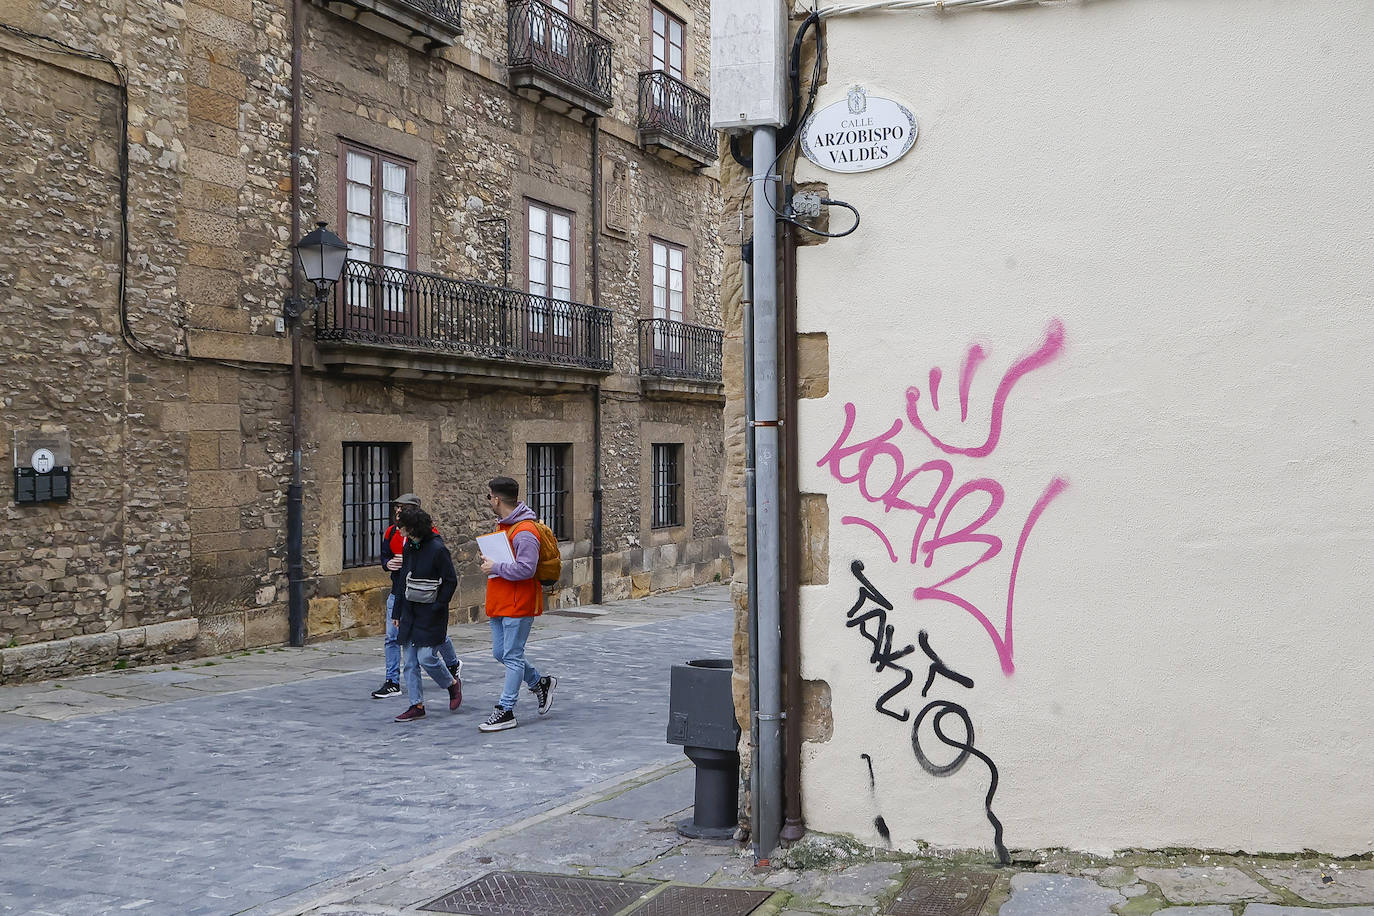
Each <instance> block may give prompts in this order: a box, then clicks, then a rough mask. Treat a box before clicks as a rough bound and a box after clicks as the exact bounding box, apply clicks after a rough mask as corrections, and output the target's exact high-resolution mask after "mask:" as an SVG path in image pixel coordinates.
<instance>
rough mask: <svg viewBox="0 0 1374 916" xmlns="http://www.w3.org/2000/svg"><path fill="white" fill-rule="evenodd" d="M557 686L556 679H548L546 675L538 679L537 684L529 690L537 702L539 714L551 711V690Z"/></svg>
mask: <svg viewBox="0 0 1374 916" xmlns="http://www.w3.org/2000/svg"><path fill="white" fill-rule="evenodd" d="M557 686H558V678H556V677H549V676H548V675H547V674H546V675H544V676H543V677H541V678H540V679H539V683H538V684H535V685H534V686H533V687H531V688H530V693H533V694H534V696H535V698H536V699H538V700H539V714H540V715H541V716H542V715H544V713H546V712H548V711H549V710H550V709H553V688H555V687H557Z"/></svg>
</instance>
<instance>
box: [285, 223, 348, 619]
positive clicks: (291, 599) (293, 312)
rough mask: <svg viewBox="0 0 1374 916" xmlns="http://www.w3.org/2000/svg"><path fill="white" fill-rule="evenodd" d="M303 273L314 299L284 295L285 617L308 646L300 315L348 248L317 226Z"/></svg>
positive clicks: (304, 253)
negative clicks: (287, 428) (287, 378)
mask: <svg viewBox="0 0 1374 916" xmlns="http://www.w3.org/2000/svg"><path fill="white" fill-rule="evenodd" d="M293 247H294V248H295V249H296V258H297V260H298V261H299V266H300V270H301V274H302V275H303V276H304V277H305V279H306V280H308V281H309V282H310V284H311V285H312V286H313V287H314V289H315V294H314V295H313V296H311V297H310V298H304V297H301V296H297V295H294V294H293V295H290V296H287V297H286V302H285V304H284V308H283V312H284V314H285V317H286V322H287V324H289V325H290V326H291V484H290V486H288V487H287V489H286V581H287V597H286V607H287V616H288V620H289V622H290V636H291V645H293V646H303V645H305V567H304V562H303V561H302V558H301V543H302V539H303V538H302V528H303V524H302V518H303V513H304V509H303V506H302V501H301V495H302V491H303V490H304V485H303V484H302V483H301V317H302V316H303V315H304V314H305V313H306V312H307V311H308V310H309V309H311V308H318V307H319V306H320V305H322V304H323V303H324V301H325V299H326V298H327V297H328V296H329V291H330V290H331V289H333V287H334V284H335V283H337V282H339V277H340V276H342V274H343V269H344V261H346V260H347V259H348V246H347V245H346V244H344V242H343V240H342V239H340V238H339V237H338V236H337V235H335V234H334V233H332V232H330V231H329V230H328V229H326V228H325V224H324V223H316V224H315V228H314V229H313V230H311V231H310V232H307V233H306V234H305V237H304V238H302V239H301V240H300V241H299V242H297V243H296V244H295V245H294V246H293Z"/></svg>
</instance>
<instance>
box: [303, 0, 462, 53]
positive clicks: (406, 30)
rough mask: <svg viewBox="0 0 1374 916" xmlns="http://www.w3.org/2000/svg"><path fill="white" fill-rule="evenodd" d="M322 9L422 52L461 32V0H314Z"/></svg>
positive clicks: (445, 43)
mask: <svg viewBox="0 0 1374 916" xmlns="http://www.w3.org/2000/svg"><path fill="white" fill-rule="evenodd" d="M316 2H317V3H319V4H320V5H321V6H323V7H325V8H326V9H330V10H333V11H334V12H336V13H338V14H339V15H341V16H343V17H345V18H346V19H350V20H352V21H354V22H357V23H358V24H359V25H362V26H364V27H366V28H369V29H372V30H373V31H376V32H380V33H381V34H383V35H388V36H390V37H392V38H395V39H396V40H398V41H402V42H405V43H406V44H408V45H410V46H411V47H415V48H419V49H420V50H423V51H425V52H432V51H436V50H438V49H439V48H445V47H449V46H450V45H452V44H453V43H454V42H455V41H457V40H458V36H459V35H461V34H463V15H462V0H316Z"/></svg>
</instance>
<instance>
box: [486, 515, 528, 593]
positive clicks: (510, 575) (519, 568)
mask: <svg viewBox="0 0 1374 916" xmlns="http://www.w3.org/2000/svg"><path fill="white" fill-rule="evenodd" d="M538 518H539V516H537V515H535V514H534V511H533V510H532V509H530V507H529V506H527V505H525V504H524V503H523V502H522V503H520V504H519V505H518V506H516V507H515V511H514V512H512V513H511V514H510V515H507V516H506V517H505V518H503V519H501V524H502V525H506V526H510V525H514V524H515V523H516V522H523V521H525V520H526V519H538ZM511 548H512V550H513V551H514V553H515V562H514V563H493V564H492V567H491V571H492V572H494V573H496V575H498V576H500V577H501V578H502V579H509V580H510V581H512V582H519V581H520V580H522V579H533V578H534V569H535V567H536V566H538V565H539V538H538V537H536V536H535V534H534V532H533V531H517V532H516V533H515V538H514V539H513V540H512V541H511Z"/></svg>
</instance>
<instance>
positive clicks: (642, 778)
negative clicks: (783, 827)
mask: <svg viewBox="0 0 1374 916" xmlns="http://www.w3.org/2000/svg"><path fill="white" fill-rule="evenodd" d="M691 765H692V764H691V761H687V760H680V761H674V762H673V763H669V764H651V765H649V766H646V767H640V768H639V769H637V770H634V771H632V772H630V773H627V774H626V773H622V774H621V775H619V776H615V777H613V778H611V779H608V780H605V781H603V782H600V783H598V784H596V785H594V786H591V787H589V788H587V789H586V790H584V791H583V792H581V793H580V794H578V795H577V796H576V797H574V798H572V799H571V800H569V801H565V802H562V803H561V804H559V805H557V806H556V807H553V808H549V809H548V810H546V811H541V812H540V813H539V814H534V815H531V816H529V817H527V818H524V819H523V820H519V821H516V822H515V823H513V824H508V825H506V826H504V827H498V828H496V829H495V830H489V831H487V832H486V833H484V834H481V835H480V836H475V837H470V838H469V839H466V840H463V841H461V842H459V843H455V844H454V845H452V846H446V847H444V848H443V849H440V850H436V851H434V852H431V853H427V854H426V855H424V856H422V857H420V858H418V859H410V860H407V861H404V862H396V863H393V864H391V865H386V864H378V865H375V866H372V867H370V868H367V869H363V870H359V871H355V872H350V873H347V874H343V875H339V876H336V877H334V878H329V879H326V880H325V881H323V882H320V884H328V885H334V887H333V888H330V889H327V890H322V893H320V894H319V896H316V897H314V898H313V899H310V900H306V901H302V902H289V901H290V898H291V897H294V896H296V895H297V894H306V893H309V892H310V891H311V889H310V888H303V889H302V890H300V891H298V892H296V894H292V895H290V896H288V897H286V898H279V899H278V900H273V901H269V902H267V903H263V904H259V905H258V906H255V907H251V908H249V909H246V910H241V911H239V914H237V916H302V914H307V913H310V912H313V911H315V910H319V909H322V908H324V907H327V906H334V905H337V904H344V903H347V902H348V901H349V900H351V899H353V898H355V897H357V896H358V894H359V893H361V892H363V891H368V890H372V889H374V888H376V887H379V886H381V885H383V884H386V883H388V882H387V881H385V880H377V881H373V882H372V883H364V882H367V881H368V879H376V878H380V877H382V876H390V875H392V874H393V873H394V875H395V880H404V879H405V878H406V877H408V876H409V875H411V874H414V873H416V872H420V871H425V870H426V869H429V868H433V867H435V866H436V865H438V864H439V863H441V862H443V861H445V860H446V859H448V858H450V857H452V856H453V855H455V854H457V853H460V852H466V851H467V850H469V849H473V848H476V847H481V846H485V845H486V844H488V843H491V842H493V841H495V840H500V839H504V838H506V837H509V836H513V835H515V834H517V833H520V832H521V831H523V830H526V829H528V828H530V827H533V826H536V825H538V824H542V823H544V822H546V821H550V820H553V819H554V818H557V817H562V816H563V815H565V814H570V813H572V812H574V811H576V810H578V809H579V808H585V807H587V806H589V805H591V804H594V803H596V802H600V801H605V800H607V799H611V798H615V797H617V796H619V795H623V794H625V793H626V792H629V791H630V790H632V789H636V788H638V787H639V786H642V785H646V784H648V783H651V782H653V781H655V780H657V779H661V778H663V777H665V776H668V775H670V774H672V773H675V772H677V771H679V770H684V769H687V768H688V767H690V766H691ZM316 887H317V888H318V887H319V885H317V886H316ZM426 897H428V895H426ZM770 900H771V898H770ZM423 902H425V901H424V900H420V901H416V904H419V903H423ZM284 903H285V904H286V906H287V908H286V909H280V908H279V907H281V906H282V905H283V904H284ZM766 903H767V901H766V902H765V904H766ZM412 906H413V905H412ZM409 908H411V907H407V909H409Z"/></svg>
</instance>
